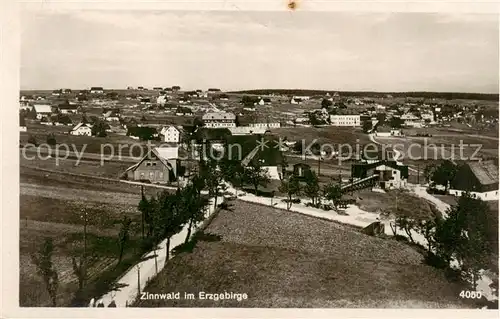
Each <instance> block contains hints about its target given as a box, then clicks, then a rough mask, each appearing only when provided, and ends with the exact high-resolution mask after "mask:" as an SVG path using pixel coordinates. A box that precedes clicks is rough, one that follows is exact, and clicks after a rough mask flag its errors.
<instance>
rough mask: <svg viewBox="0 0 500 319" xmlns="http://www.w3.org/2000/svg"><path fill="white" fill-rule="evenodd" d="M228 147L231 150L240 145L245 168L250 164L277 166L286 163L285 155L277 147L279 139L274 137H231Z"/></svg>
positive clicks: (242, 162)
mask: <svg viewBox="0 0 500 319" xmlns="http://www.w3.org/2000/svg"><path fill="white" fill-rule="evenodd" d="M228 145H229V147H231V148H232V146H233V145H240V147H241V153H242V154H241V157H242V161H241V164H242V165H243V166H245V165H248V164H250V163H254V164H260V165H262V166H277V165H280V164H282V163H283V162H284V157H283V153H282V152H281V151H280V150H279V149H278V148H277V147H276V145H277V139H276V137H275V136H272V135H238V136H231V137H230V138H229V140H228ZM233 153H234V152H233ZM228 155H229V152H228ZM231 156H234V154H231Z"/></svg>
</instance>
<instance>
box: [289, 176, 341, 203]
mask: <svg viewBox="0 0 500 319" xmlns="http://www.w3.org/2000/svg"><path fill="white" fill-rule="evenodd" d="M279 191H280V192H282V193H284V194H286V196H287V199H286V200H285V202H286V204H287V209H288V210H290V208H291V207H292V204H293V203H294V202H296V201H297V200H296V199H295V197H297V196H300V195H305V196H307V198H309V199H310V200H311V203H310V205H311V206H313V207H316V208H318V207H321V204H322V202H321V201H322V199H324V200H327V201H330V202H331V204H332V205H333V207H334V208H335V209H337V206H338V204H339V203H340V201H341V199H342V190H341V187H340V185H339V183H338V182H335V181H333V180H332V181H330V183H328V184H326V185H324V186H323V188H321V187H320V185H319V180H318V177H317V176H316V173H315V172H314V171H307V173H306V174H305V178H304V180H303V182H302V181H301V180H300V178H299V177H297V176H295V175H292V176H290V177H289V178H287V179H284V180H282V181H281V185H280V187H279Z"/></svg>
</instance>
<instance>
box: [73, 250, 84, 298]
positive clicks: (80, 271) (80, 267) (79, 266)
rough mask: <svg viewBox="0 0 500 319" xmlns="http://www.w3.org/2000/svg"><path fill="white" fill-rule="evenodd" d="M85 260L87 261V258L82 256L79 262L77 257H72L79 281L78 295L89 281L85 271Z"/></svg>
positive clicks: (74, 271) (74, 270)
mask: <svg viewBox="0 0 500 319" xmlns="http://www.w3.org/2000/svg"><path fill="white" fill-rule="evenodd" d="M85 259H86V257H85V256H80V257H79V261H77V259H76V257H74V256H72V257H71V264H72V266H73V273H74V274H75V276H76V278H77V279H78V293H81V292H82V290H83V286H84V285H85V280H86V279H87V273H86V271H85ZM78 293H77V294H78Z"/></svg>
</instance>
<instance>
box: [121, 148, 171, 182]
mask: <svg viewBox="0 0 500 319" xmlns="http://www.w3.org/2000/svg"><path fill="white" fill-rule="evenodd" d="M178 162H179V148H178V147H177V146H175V147H155V148H153V149H151V150H150V151H149V153H148V154H146V156H144V157H143V158H142V159H141V160H140V161H139V162H138V163H137V164H135V165H133V166H131V167H129V168H128V169H127V170H126V172H125V173H126V176H127V179H128V180H134V181H149V182H151V183H160V184H168V183H170V182H173V181H176V180H177V168H178Z"/></svg>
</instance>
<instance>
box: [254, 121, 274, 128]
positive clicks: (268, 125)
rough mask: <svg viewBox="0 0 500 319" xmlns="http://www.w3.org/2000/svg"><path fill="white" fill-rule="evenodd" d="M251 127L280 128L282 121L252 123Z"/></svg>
mask: <svg viewBox="0 0 500 319" xmlns="http://www.w3.org/2000/svg"><path fill="white" fill-rule="evenodd" d="M249 126H250V127H262V128H280V127H281V123H279V122H274V123H250V125H249Z"/></svg>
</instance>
